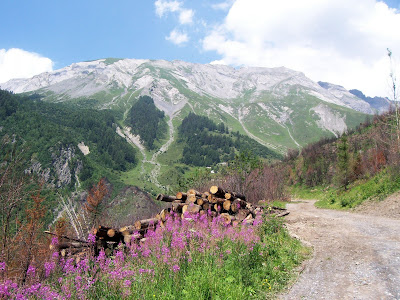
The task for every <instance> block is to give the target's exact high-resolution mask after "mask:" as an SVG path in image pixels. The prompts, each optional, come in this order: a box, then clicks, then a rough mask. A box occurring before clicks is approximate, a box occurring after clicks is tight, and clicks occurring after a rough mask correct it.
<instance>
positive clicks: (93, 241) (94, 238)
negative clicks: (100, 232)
mask: <svg viewBox="0 0 400 300" xmlns="http://www.w3.org/2000/svg"><path fill="white" fill-rule="evenodd" d="M88 241H89V243H92V244H94V243H96V236H95V235H94V234H92V233H89V235H88Z"/></svg>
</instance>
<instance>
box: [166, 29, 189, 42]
mask: <svg viewBox="0 0 400 300" xmlns="http://www.w3.org/2000/svg"><path fill="white" fill-rule="evenodd" d="M165 39H166V40H168V41H170V42H172V43H174V44H175V45H181V44H183V43H186V42H187V41H188V40H189V38H188V35H187V34H186V33H182V32H179V31H178V30H176V29H174V30H172V31H171V32H170V34H169V36H167V37H166V38H165Z"/></svg>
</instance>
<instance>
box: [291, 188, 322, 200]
mask: <svg viewBox="0 0 400 300" xmlns="http://www.w3.org/2000/svg"><path fill="white" fill-rule="evenodd" d="M325 191H326V188H324V187H321V186H319V187H313V188H309V187H306V186H304V185H294V186H291V187H290V194H291V196H292V198H294V199H307V200H315V199H316V200H320V199H322V198H323V197H324V194H325Z"/></svg>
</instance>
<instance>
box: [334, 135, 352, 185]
mask: <svg viewBox="0 0 400 300" xmlns="http://www.w3.org/2000/svg"><path fill="white" fill-rule="evenodd" d="M348 151H349V149H348V145H347V137H346V136H342V138H341V139H340V143H339V144H338V146H337V167H338V171H337V175H336V176H337V178H338V179H337V181H338V185H339V186H340V187H343V188H344V189H345V190H347V186H348V185H349V181H350V179H349V169H350V167H349V152H348Z"/></svg>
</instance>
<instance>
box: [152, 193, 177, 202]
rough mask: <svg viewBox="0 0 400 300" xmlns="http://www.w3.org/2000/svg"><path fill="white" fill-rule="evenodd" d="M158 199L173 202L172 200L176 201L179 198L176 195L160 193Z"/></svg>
mask: <svg viewBox="0 0 400 300" xmlns="http://www.w3.org/2000/svg"><path fill="white" fill-rule="evenodd" d="M156 199H157V200H158V201H164V202H172V201H175V200H176V199H177V198H176V197H175V196H168V195H164V194H158V195H157V198H156Z"/></svg>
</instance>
